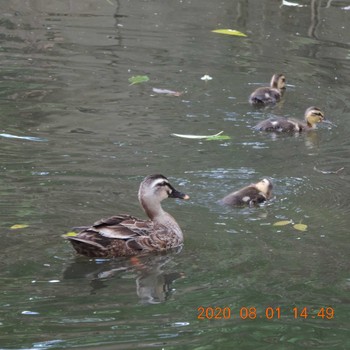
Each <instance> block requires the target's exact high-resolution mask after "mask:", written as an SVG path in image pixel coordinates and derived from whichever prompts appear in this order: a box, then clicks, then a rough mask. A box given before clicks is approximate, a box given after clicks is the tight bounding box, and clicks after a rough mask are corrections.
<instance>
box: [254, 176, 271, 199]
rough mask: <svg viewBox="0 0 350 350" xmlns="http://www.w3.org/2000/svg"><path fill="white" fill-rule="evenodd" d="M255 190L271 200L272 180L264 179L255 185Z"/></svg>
mask: <svg viewBox="0 0 350 350" xmlns="http://www.w3.org/2000/svg"><path fill="white" fill-rule="evenodd" d="M255 188H256V189H257V190H258V191H259V192H261V193H263V194H264V195H265V196H266V199H269V198H270V197H271V193H272V188H273V185H272V182H271V181H270V180H268V179H262V180H261V181H259V182H257V183H256V184H255Z"/></svg>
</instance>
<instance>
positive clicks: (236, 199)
mask: <svg viewBox="0 0 350 350" xmlns="http://www.w3.org/2000/svg"><path fill="white" fill-rule="evenodd" d="M272 188H273V185H272V182H271V181H270V180H268V179H262V180H261V181H259V182H257V183H255V184H250V185H249V186H246V187H243V188H241V189H240V190H238V191H236V192H232V193H230V194H229V195H227V196H226V197H224V198H222V199H221V200H220V201H219V204H222V205H228V206H235V207H243V206H245V205H249V206H250V207H254V206H257V205H259V204H260V203H263V202H265V201H266V200H268V199H270V198H271V194H272Z"/></svg>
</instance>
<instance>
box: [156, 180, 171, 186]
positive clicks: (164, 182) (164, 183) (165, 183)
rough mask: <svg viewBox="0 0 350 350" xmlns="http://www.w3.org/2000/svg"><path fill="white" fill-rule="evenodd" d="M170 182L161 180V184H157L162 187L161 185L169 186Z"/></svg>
mask: <svg viewBox="0 0 350 350" xmlns="http://www.w3.org/2000/svg"><path fill="white" fill-rule="evenodd" d="M167 185H168V183H167V182H166V181H163V182H160V183H159V184H157V186H159V187H161V186H167Z"/></svg>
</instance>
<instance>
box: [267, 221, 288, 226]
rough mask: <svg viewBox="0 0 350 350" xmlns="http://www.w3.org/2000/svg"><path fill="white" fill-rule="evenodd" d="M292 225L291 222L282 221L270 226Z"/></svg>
mask: <svg viewBox="0 0 350 350" xmlns="http://www.w3.org/2000/svg"><path fill="white" fill-rule="evenodd" d="M291 223H292V220H282V221H277V222H275V223H274V224H273V225H272V226H286V225H289V224H291Z"/></svg>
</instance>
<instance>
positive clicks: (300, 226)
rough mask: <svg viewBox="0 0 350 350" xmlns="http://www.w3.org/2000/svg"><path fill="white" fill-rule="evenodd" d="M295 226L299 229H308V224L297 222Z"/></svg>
mask: <svg viewBox="0 0 350 350" xmlns="http://www.w3.org/2000/svg"><path fill="white" fill-rule="evenodd" d="M293 227H294V228H295V229H296V230H298V231H306V230H307V225H305V224H295V225H293Z"/></svg>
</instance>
